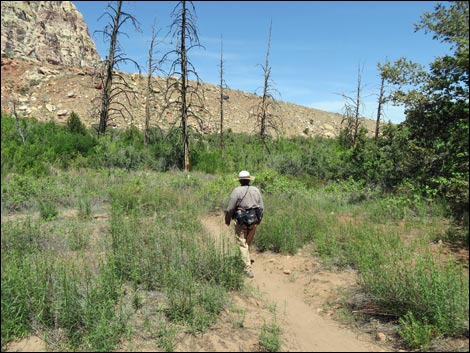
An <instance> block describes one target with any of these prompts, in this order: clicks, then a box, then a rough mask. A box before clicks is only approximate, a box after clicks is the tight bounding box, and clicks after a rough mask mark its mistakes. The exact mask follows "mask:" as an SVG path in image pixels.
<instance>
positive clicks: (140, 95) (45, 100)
mask: <svg viewBox="0 0 470 353" xmlns="http://www.w3.org/2000/svg"><path fill="white" fill-rule="evenodd" d="M1 4H2V5H1V7H2V21H1V22H2V45H1V55H2V59H1V98H2V101H1V102H2V103H1V107H2V111H3V112H7V113H11V112H12V111H13V106H14V104H15V106H16V112H17V113H18V116H22V117H35V118H37V119H38V120H40V121H49V120H52V119H53V120H54V121H56V122H57V123H59V124H64V123H65V122H66V121H67V118H68V116H69V115H70V114H71V112H72V111H74V112H75V113H77V114H78V115H79V117H80V119H81V120H82V122H83V123H84V124H85V125H86V126H87V127H90V126H92V125H93V124H98V123H99V118H98V108H99V103H100V94H101V83H100V80H99V79H98V77H97V73H98V72H97V69H96V68H97V67H99V65H100V64H99V63H100V61H101V59H100V57H99V55H98V52H97V50H96V45H95V43H94V42H93V39H92V38H91V36H90V34H89V30H88V27H87V25H86V23H85V21H84V19H83V16H82V14H81V13H80V12H79V11H78V10H77V8H76V7H75V6H74V5H73V3H72V2H70V1H37V2H31V1H2V3H1ZM196 69H197V68H196ZM121 74H122V75H123V76H124V78H125V80H126V82H128V83H130V85H131V86H132V90H133V92H134V93H135V96H134V97H132V100H131V101H130V102H129V103H128V101H127V99H125V97H123V96H121V97H120V100H119V103H121V104H124V105H125V109H126V110H129V112H131V114H125V115H124V116H118V117H115V118H114V119H113V121H109V122H108V123H109V125H111V126H112V127H120V128H126V127H128V126H130V125H135V126H136V127H138V128H140V129H142V128H143V126H144V107H145V94H144V93H145V92H146V78H144V77H142V76H139V75H138V74H124V73H121ZM154 81H155V82H154V91H155V92H154V93H155V97H154V100H153V107H152V109H151V112H152V113H151V114H152V118H151V125H152V126H159V127H161V128H163V129H166V128H168V127H171V126H173V125H175V124H177V123H178V122H179V116H178V112H177V111H171V112H170V111H168V112H165V115H164V116H163V117H161V118H159V117H158V116H159V113H160V112H161V110H162V109H161V108H162V105H163V90H162V89H158V88H156V89H155V87H162V86H163V83H164V79H163V78H155V79H154ZM229 84H230V83H229ZM261 84H262V82H260V86H261ZM202 86H203V92H204V96H205V103H204V105H205V108H206V110H207V111H204V112H202V111H200V112H198V113H199V115H200V117H201V118H202V119H203V121H204V123H203V126H202V131H203V133H214V132H219V131H220V92H219V87H218V86H216V85H213V84H209V83H203V85H202ZM224 93H225V94H224V130H226V129H231V130H232V131H234V132H243V133H254V132H258V131H255V128H254V121H253V120H252V119H251V120H249V119H248V117H249V113H250V111H251V110H252V109H253V107H254V106H256V105H257V104H258V103H259V99H260V97H259V96H257V95H256V94H251V93H246V92H242V91H239V90H233V89H226V90H225V91H224ZM281 93H282V92H281ZM277 108H278V109H277V111H275V112H274V114H276V115H277V116H278V117H279V118H280V120H281V121H282V126H280V131H281V132H282V133H283V134H284V135H285V136H295V135H303V136H314V135H320V136H324V137H335V136H337V135H338V133H339V131H340V125H341V120H342V115H341V114H336V113H330V112H325V111H322V110H318V109H313V108H307V107H304V106H300V105H296V104H292V103H289V102H283V101H278V106H277ZM363 123H364V125H365V126H366V127H367V129H368V130H369V132H370V133H371V134H372V133H373V131H374V128H375V122H374V121H372V120H368V119H363ZM189 124H191V121H189Z"/></svg>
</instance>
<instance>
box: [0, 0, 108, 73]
mask: <svg viewBox="0 0 470 353" xmlns="http://www.w3.org/2000/svg"><path fill="white" fill-rule="evenodd" d="M1 10H2V46H1V53H2V56H10V57H21V58H27V59H32V60H37V61H39V62H46V63H49V64H53V65H61V66H75V67H91V66H94V65H95V64H97V63H98V62H100V61H101V58H100V56H99V54H98V51H97V50H96V45H95V43H94V42H93V40H92V39H91V37H90V34H89V32H88V27H87V25H86V23H85V20H84V19H83V16H82V14H81V13H80V12H79V11H78V10H77V9H76V7H75V5H73V4H72V2H70V1H2V2H1Z"/></svg>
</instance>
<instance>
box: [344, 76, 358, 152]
mask: <svg viewBox="0 0 470 353" xmlns="http://www.w3.org/2000/svg"><path fill="white" fill-rule="evenodd" d="M361 79H362V69H361V68H359V69H358V75H357V90H356V97H355V98H352V97H349V96H347V95H345V94H344V93H343V94H342V96H343V98H344V99H345V101H346V102H345V104H344V114H343V119H342V120H341V126H343V125H345V127H343V128H342V131H341V140H342V143H343V145H344V146H347V147H354V146H355V145H356V141H357V136H358V132H359V127H360V125H361V124H360V120H359V119H360V111H361V107H362V106H363V102H362V97H361V93H362V84H361Z"/></svg>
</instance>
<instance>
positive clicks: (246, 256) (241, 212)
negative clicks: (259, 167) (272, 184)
mask: <svg viewBox="0 0 470 353" xmlns="http://www.w3.org/2000/svg"><path fill="white" fill-rule="evenodd" d="M254 179H255V177H254V176H251V175H250V173H249V172H248V171H246V170H242V171H241V172H240V173H239V174H238V181H239V182H240V186H238V187H236V188H235V189H234V190H233V191H232V194H231V195H230V201H229V203H228V206H227V209H226V211H225V224H226V225H227V226H230V222H231V220H232V219H235V236H236V239H237V243H238V246H239V248H240V252H241V254H242V259H243V262H244V263H245V273H246V275H247V276H248V277H250V278H253V269H252V267H251V263H252V261H251V259H250V251H249V250H250V248H249V247H250V246H251V243H252V242H253V238H254V237H255V232H256V226H257V225H258V224H260V223H261V220H262V219H263V213H264V204H263V198H262V197H261V193H260V191H259V190H258V188H257V187H256V186H251V185H250V182H251V181H252V180H254ZM235 180H237V179H235Z"/></svg>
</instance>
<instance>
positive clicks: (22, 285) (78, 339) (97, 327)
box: [1, 219, 125, 351]
mask: <svg viewBox="0 0 470 353" xmlns="http://www.w3.org/2000/svg"><path fill="white" fill-rule="evenodd" d="M41 222H42V221H41V220H39V221H38V222H32V221H31V220H29V219H27V220H26V221H24V222H16V223H15V222H10V223H8V222H7V223H4V224H2V248H1V251H2V256H1V258H2V347H4V345H5V344H6V343H7V342H9V341H11V340H12V339H15V338H20V337H24V336H25V335H27V334H28V333H30V332H33V331H35V330H50V331H55V330H61V331H62V332H63V334H64V337H65V341H64V342H62V343H63V344H67V345H68V346H69V347H72V348H74V349H78V348H80V347H84V346H86V347H87V348H88V349H90V350H102V351H109V350H110V349H112V348H113V347H114V345H115V344H116V343H117V338H118V337H119V336H120V334H121V333H122V332H123V328H124V326H125V320H123V319H122V314H121V313H120V312H119V311H118V310H116V308H118V307H119V306H120V304H119V297H120V296H119V295H118V292H119V283H118V282H117V281H116V278H115V276H114V271H109V266H110V264H111V263H109V264H108V263H104V264H103V265H102V266H101V267H100V268H99V269H90V268H88V269H87V268H85V269H81V268H79V267H77V265H76V264H75V262H74V261H73V260H72V259H71V258H70V257H68V256H64V255H65V254H64V253H63V251H64V250H65V249H64V248H63V247H61V246H58V245H59V243H60V239H59V238H58V235H57V234H54V232H53V229H51V228H48V227H43V226H41ZM109 274H113V275H112V276H110V275H109ZM104 330H106V331H105V332H104ZM97 336H99V338H98V339H94V337H97Z"/></svg>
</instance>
